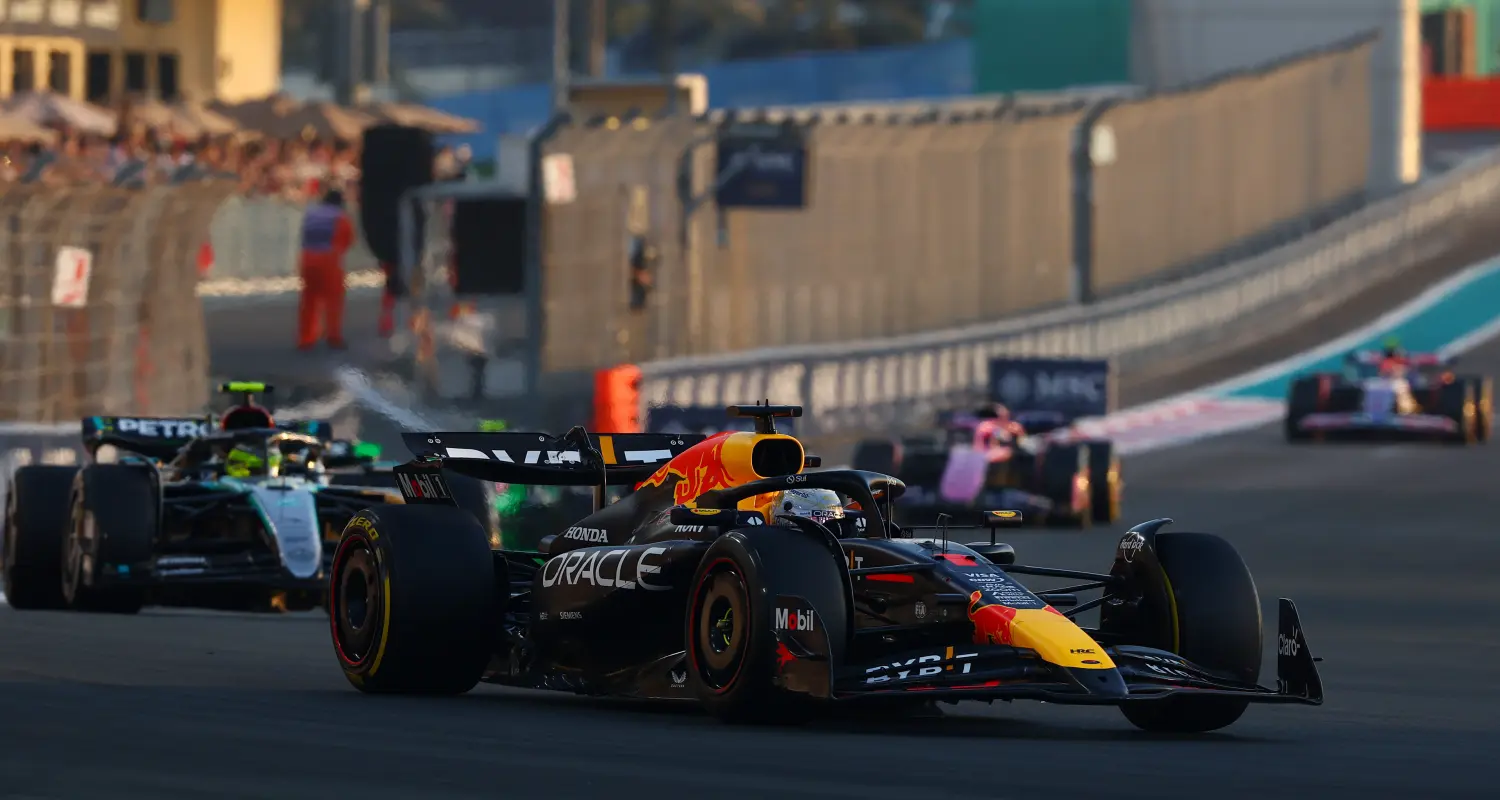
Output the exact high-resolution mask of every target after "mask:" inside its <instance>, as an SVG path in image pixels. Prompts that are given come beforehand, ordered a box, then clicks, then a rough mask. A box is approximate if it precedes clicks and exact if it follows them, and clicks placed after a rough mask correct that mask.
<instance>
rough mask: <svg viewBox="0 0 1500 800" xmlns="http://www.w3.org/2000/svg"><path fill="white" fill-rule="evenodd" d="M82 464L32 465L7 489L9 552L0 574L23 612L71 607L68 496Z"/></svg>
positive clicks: (9, 597)
mask: <svg viewBox="0 0 1500 800" xmlns="http://www.w3.org/2000/svg"><path fill="white" fill-rule="evenodd" d="M77 471H78V468H77V467H59V466H40V465H38V466H26V467H21V468H19V469H17V470H16V471H15V474H14V475H13V476H12V477H11V480H10V488H9V491H7V492H6V493H5V531H4V534H3V535H4V537H5V538H4V547H5V551H4V555H3V557H0V565H3V569H0V577H3V579H4V589H5V599H6V601H7V602H9V603H10V607H11V608H14V609H16V610H17V611H48V610H56V609H61V608H65V607H66V606H67V604H66V603H65V602H64V600H63V595H62V584H61V583H60V582H59V581H58V579H57V576H58V574H59V573H61V571H62V559H63V555H62V553H63V537H64V536H65V533H66V531H67V529H68V497H69V495H70V494H71V493H72V491H73V475H74V473H76V472H77Z"/></svg>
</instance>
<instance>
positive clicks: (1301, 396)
mask: <svg viewBox="0 0 1500 800" xmlns="http://www.w3.org/2000/svg"><path fill="white" fill-rule="evenodd" d="M1453 364H1454V359H1451V358H1442V357H1440V356H1437V355H1434V354H1429V353H1419V354H1409V353H1406V352H1404V351H1402V350H1401V349H1400V347H1399V345H1397V344H1395V343H1392V342H1387V343H1386V346H1385V347H1384V348H1383V349H1381V350H1369V351H1356V352H1352V353H1349V354H1348V355H1347V356H1345V357H1344V365H1343V370H1342V371H1341V372H1319V373H1312V374H1308V375H1300V376H1298V377H1297V378H1296V379H1295V380H1293V381H1292V385H1291V387H1290V388H1289V389H1288V392H1287V403H1286V408H1287V410H1286V419H1285V427H1286V438H1287V441H1289V442H1294V443H1301V442H1310V441H1324V440H1328V439H1333V438H1341V439H1366V440H1369V439H1379V440H1392V439H1422V440H1433V441H1442V442H1448V443H1451V444H1460V445H1468V444H1478V443H1480V442H1485V441H1488V440H1489V438H1490V416H1491V411H1492V406H1493V404H1494V403H1493V394H1494V390H1493V384H1492V381H1491V379H1489V378H1486V377H1480V376H1476V375H1459V374H1456V373H1454V371H1453V369H1452V367H1453Z"/></svg>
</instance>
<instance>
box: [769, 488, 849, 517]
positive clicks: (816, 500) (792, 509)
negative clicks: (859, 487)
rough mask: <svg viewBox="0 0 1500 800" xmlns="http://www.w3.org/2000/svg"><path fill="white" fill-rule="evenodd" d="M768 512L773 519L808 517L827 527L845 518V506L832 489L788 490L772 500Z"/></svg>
mask: <svg viewBox="0 0 1500 800" xmlns="http://www.w3.org/2000/svg"><path fill="white" fill-rule="evenodd" d="M767 511H768V512H769V515H770V516H771V517H772V518H773V519H774V518H775V517H779V516H792V517H806V518H807V519H810V520H814V521H816V522H820V523H822V524H825V525H827V524H829V523H831V522H833V521H835V520H840V519H843V518H844V504H843V502H842V501H840V500H839V496H838V493H837V492H834V491H832V490H830V489H787V490H785V491H783V492H781V493H779V494H777V495H776V496H775V497H774V498H773V499H772V501H771V506H770V508H769V509H767Z"/></svg>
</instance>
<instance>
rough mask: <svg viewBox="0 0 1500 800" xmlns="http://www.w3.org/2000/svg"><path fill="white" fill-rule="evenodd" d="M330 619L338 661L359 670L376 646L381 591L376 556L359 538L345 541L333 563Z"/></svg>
mask: <svg viewBox="0 0 1500 800" xmlns="http://www.w3.org/2000/svg"><path fill="white" fill-rule="evenodd" d="M332 583H333V586H332V593H333V596H332V598H330V599H331V600H332V602H331V603H330V604H329V617H330V621H331V622H332V624H333V642H334V646H335V647H336V648H337V650H338V653H339V657H340V658H341V659H343V660H344V661H346V662H348V663H349V664H350V665H354V666H358V665H360V664H363V663H364V662H365V661H367V660H368V659H369V658H370V655H371V653H372V652H373V650H374V648H375V647H376V646H377V644H378V642H377V641H376V640H377V636H378V633H379V630H380V622H381V614H382V608H381V600H382V598H381V588H380V579H379V571H378V568H377V566H376V564H375V554H374V552H373V551H372V550H371V549H370V545H369V544H368V543H367V542H365V541H364V540H363V539H362V538H358V537H355V538H350V539H347V540H345V542H344V544H343V546H341V547H340V548H339V552H338V555H337V557H336V558H335V559H334V565H333V575H332Z"/></svg>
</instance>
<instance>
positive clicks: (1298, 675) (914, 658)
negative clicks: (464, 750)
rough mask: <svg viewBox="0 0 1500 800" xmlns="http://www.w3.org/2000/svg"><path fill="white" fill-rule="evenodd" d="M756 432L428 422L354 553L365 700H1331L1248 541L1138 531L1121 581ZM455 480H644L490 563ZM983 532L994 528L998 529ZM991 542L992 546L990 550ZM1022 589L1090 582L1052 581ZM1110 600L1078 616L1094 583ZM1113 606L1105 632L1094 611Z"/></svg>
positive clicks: (1147, 713) (347, 650) (1172, 721)
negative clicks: (538, 692) (958, 523)
mask: <svg viewBox="0 0 1500 800" xmlns="http://www.w3.org/2000/svg"><path fill="white" fill-rule="evenodd" d="M730 411H731V412H732V413H735V414H740V415H749V416H752V417H754V418H755V419H756V420H757V423H758V425H757V429H756V431H754V432H748V431H740V432H726V433H722V434H718V435H716V436H712V437H704V436H702V435H689V434H596V433H587V432H585V431H584V430H583V429H582V428H575V429H574V430H573V431H571V432H569V433H568V434H567V435H565V436H562V437H558V438H554V437H552V436H548V435H545V434H523V433H412V434H407V435H406V442H407V445H408V447H410V448H411V449H412V450H413V451H414V452H415V453H417V454H418V457H417V458H416V459H415V460H413V461H411V462H409V463H407V464H404V465H401V466H399V467H397V468H396V470H397V474H398V476H399V480H400V484H401V488H402V493H403V496H404V498H405V500H406V503H405V504H404V505H388V506H377V507H372V508H369V509H366V510H365V511H362V512H360V513H359V514H357V515H356V516H355V517H354V518H353V519H352V520H351V521H350V523H349V525H348V526H347V527H346V528H345V529H344V533H343V536H342V538H341V539H340V541H339V543H338V545H337V548H336V550H335V554H334V560H333V565H332V570H331V577H330V580H331V583H330V599H331V609H330V614H331V625H332V644H333V650H334V653H335V656H336V659H337V662H338V664H339V666H340V668H341V669H342V670H343V672H344V674H345V676H346V677H347V678H348V680H349V682H350V683H351V684H352V685H353V686H354V687H355V688H357V689H359V690H360V691H362V692H367V693H423V694H458V693H463V692H466V691H468V690H469V689H471V688H472V687H474V686H475V685H476V684H478V683H479V682H481V681H486V682H491V683H498V684H507V685H515V686H523V687H531V688H548V689H557V690H562V691H569V692H577V693H585V694H594V695H616V696H627V697H636V698H649V699H658V700H677V701H684V702H695V703H699V704H701V705H702V706H704V707H706V708H707V709H708V710H709V711H710V712H712V713H713V714H714V715H716V716H717V717H719V718H721V719H723V720H725V721H731V722H734V721H771V722H796V721H801V720H805V719H807V718H809V717H810V716H812V715H814V714H816V713H817V711H818V710H819V709H820V708H824V707H827V706H828V705H829V704H833V703H860V702H865V701H877V700H886V701H895V702H896V704H897V705H898V706H900V705H903V704H905V703H911V704H913V705H924V706H925V705H926V704H928V703H929V702H932V701H945V702H958V701H961V700H985V701H993V700H1012V699H1023V698H1025V699H1035V700H1045V701H1049V702H1054V703H1075V704H1102V705H1113V706H1118V707H1119V708H1120V709H1121V710H1122V711H1123V713H1124V715H1125V716H1126V717H1127V719H1129V721H1130V722H1132V723H1134V724H1135V725H1137V726H1139V727H1141V728H1144V729H1148V730H1162V731H1187V732H1197V731H1208V730H1214V729H1218V728H1222V727H1225V726H1227V725H1230V724H1231V723H1233V722H1234V721H1235V720H1236V719H1238V718H1239V717H1240V716H1241V714H1242V713H1243V712H1244V711H1245V709H1246V707H1247V706H1248V705H1249V704H1250V703H1307V704H1313V705H1317V704H1320V703H1321V702H1322V700H1323V691H1322V685H1321V681H1320V679H1319V676H1318V671H1317V667H1316V665H1315V662H1316V661H1317V659H1315V658H1314V657H1313V655H1312V653H1311V651H1310V650H1309V649H1308V646H1307V640H1306V638H1305V636H1304V634H1303V631H1302V625H1301V622H1300V621H1299V619H1298V616H1297V610H1296V608H1295V607H1294V606H1293V605H1292V603H1291V602H1290V601H1289V600H1282V601H1281V606H1280V619H1279V624H1278V630H1277V645H1276V646H1277V648H1278V651H1277V652H1278V659H1277V684H1276V688H1267V687H1263V686H1260V685H1258V679H1259V677H1260V665H1261V653H1262V628H1261V614H1260V600H1259V597H1258V595H1257V590H1256V587H1255V583H1254V581H1253V580H1252V578H1251V576H1250V573H1249V571H1248V570H1247V569H1246V566H1245V564H1244V562H1243V561H1242V560H1241V559H1240V557H1239V555H1238V554H1237V553H1236V552H1235V550H1234V548H1233V547H1232V546H1231V545H1230V544H1229V543H1228V542H1226V541H1225V540H1223V539H1221V538H1218V537H1216V536H1213V535H1210V534H1204V533H1176V532H1167V531H1164V530H1163V529H1164V528H1165V527H1166V526H1167V525H1168V524H1169V523H1170V522H1171V520H1168V519H1158V520H1152V521H1150V522H1146V523H1143V524H1141V525H1137V526H1136V527H1135V528H1133V529H1131V530H1130V531H1129V532H1128V533H1126V534H1125V535H1124V536H1123V537H1122V538H1121V539H1120V540H1119V543H1118V545H1117V546H1116V547H1115V548H1114V552H1113V563H1112V564H1111V565H1110V566H1109V567H1108V569H1107V570H1106V571H1104V572H1100V573H1088V572H1078V571H1074V570H1064V569H1051V568H1046V567H1037V566H1023V565H1021V564H1018V563H1016V560H1015V550H1014V549H1013V548H1012V547H1010V546H1008V545H1006V544H1003V543H998V542H995V541H994V538H995V530H996V527H995V526H997V525H1004V524H1010V523H1014V522H1016V521H1017V520H1018V517H1019V516H1020V515H1019V514H1018V512H1015V511H1006V510H1002V511H997V512H993V513H991V514H990V515H989V519H990V520H991V521H992V523H993V524H992V525H990V526H989V527H988V529H989V531H990V534H989V538H988V540H987V541H975V542H973V543H970V544H960V543H959V542H957V541H955V540H953V539H952V538H951V537H952V536H954V535H957V534H959V533H960V531H959V530H958V529H949V530H935V529H913V528H905V527H901V526H898V525H895V524H893V523H891V522H890V519H891V513H892V509H893V508H894V506H895V505H896V504H897V503H899V501H900V496H901V494H902V491H903V490H904V488H905V487H904V485H903V484H902V482H901V481H900V480H898V479H896V478H893V477H891V476H889V475H883V474H879V473H872V472H866V471H859V470H827V471H819V472H811V473H809V472H805V471H804V467H805V466H806V464H807V463H808V457H807V456H806V454H805V453H804V451H803V448H802V445H801V443H800V442H798V441H797V440H796V439H795V438H793V437H790V436H787V435H784V434H778V433H776V432H775V427H774V420H775V418H778V417H781V418H784V417H792V416H797V415H799V414H800V412H801V409H799V408H797V407H790V406H769V405H766V406H738V407H732V408H731V409H730ZM445 471H452V472H457V473H460V474H467V475H471V476H473V477H476V478H480V479H482V480H488V481H502V480H505V481H515V482H525V483H530V484H544V483H552V484H558V485H581V486H592V487H594V488H595V490H596V491H598V492H599V495H600V496H601V497H602V496H603V494H604V491H605V489H606V487H609V486H626V487H634V490H633V491H631V492H630V493H629V494H627V495H626V496H624V497H623V498H622V499H620V500H618V501H617V502H614V503H611V504H608V505H603V504H601V505H600V506H599V507H598V508H597V510H596V511H595V512H594V513H592V514H589V515H588V516H586V517H584V518H582V519H580V520H578V521H577V522H576V523H575V524H573V525H571V526H569V527H568V528H566V529H564V530H559V531H557V532H556V533H554V534H552V535H550V536H547V537H546V538H544V539H543V540H542V542H541V546H540V548H539V550H538V551H535V552H522V551H491V550H490V548H489V547H488V545H487V543H486V540H485V533H484V530H483V529H482V528H481V527H480V526H479V525H478V523H477V522H476V521H475V520H474V518H473V517H472V515H469V514H466V513H464V512H463V511H462V510H461V509H459V508H458V507H456V506H455V505H453V504H452V502H451V499H450V498H451V491H450V490H449V489H448V488H447V486H446V485H445V481H444V478H443V475H444V474H445ZM980 530H982V529H980ZM981 538H982V537H981ZM1023 576H1044V577H1048V578H1052V579H1054V580H1055V579H1063V580H1066V581H1071V582H1073V585H1069V586H1062V587H1059V588H1057V589H1053V590H1045V591H1044V590H1034V589H1031V588H1028V587H1026V586H1025V585H1024V584H1022V583H1021V578H1022V577H1023ZM1090 590H1102V596H1101V597H1099V598H1097V599H1094V600H1090V601H1087V602H1080V600H1079V596H1078V593H1079V592H1085V591H1090ZM1096 608H1097V609H1099V612H1100V613H1099V623H1098V625H1097V626H1093V627H1086V626H1084V625H1083V624H1081V622H1080V620H1079V615H1080V614H1081V613H1082V612H1085V611H1088V610H1090V609H1096Z"/></svg>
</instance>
